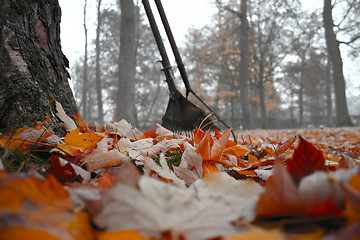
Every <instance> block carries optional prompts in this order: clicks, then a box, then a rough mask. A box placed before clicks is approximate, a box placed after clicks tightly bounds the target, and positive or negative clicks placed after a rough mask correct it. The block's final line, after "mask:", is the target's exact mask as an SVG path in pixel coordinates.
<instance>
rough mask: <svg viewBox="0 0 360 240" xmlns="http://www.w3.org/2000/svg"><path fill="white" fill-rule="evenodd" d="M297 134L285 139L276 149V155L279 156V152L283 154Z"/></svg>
mask: <svg viewBox="0 0 360 240" xmlns="http://www.w3.org/2000/svg"><path fill="white" fill-rule="evenodd" d="M296 139H297V136H295V137H293V138H290V139H289V140H286V141H285V142H284V143H283V144H282V145H281V146H280V147H279V148H278V149H276V152H275V154H276V156H279V155H280V154H283V153H284V152H286V150H288V149H289V148H290V147H291V145H292V144H293V143H294V142H295V141H296Z"/></svg>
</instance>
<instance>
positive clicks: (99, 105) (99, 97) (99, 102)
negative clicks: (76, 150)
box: [95, 0, 104, 123]
mask: <svg viewBox="0 0 360 240" xmlns="http://www.w3.org/2000/svg"><path fill="white" fill-rule="evenodd" d="M100 30H101V0H98V4H97V28H96V40H95V51H96V66H95V78H96V79H95V82H96V95H97V109H98V119H97V120H98V122H99V123H103V122H104V111H103V102H102V93H101V91H102V87H101V72H100V71H101V70H100Z"/></svg>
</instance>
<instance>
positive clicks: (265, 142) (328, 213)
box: [0, 105, 360, 240]
mask: <svg viewBox="0 0 360 240" xmlns="http://www.w3.org/2000/svg"><path fill="white" fill-rule="evenodd" d="M57 108H58V114H57V116H58V117H59V118H60V119H61V120H62V121H63V127H64V129H65V130H66V131H67V134H66V136H65V137H64V138H60V137H58V136H56V135H55V134H54V132H52V131H51V129H48V128H46V127H45V126H46V124H47V123H48V122H49V121H51V119H50V118H49V117H48V118H46V119H45V120H44V121H43V122H39V123H38V124H36V125H35V126H34V127H31V128H20V129H17V130H14V131H12V132H11V133H10V132H9V133H8V134H5V135H2V136H0V150H1V151H0V158H1V161H0V196H6V197H2V198H1V199H0V219H1V221H0V222H1V224H0V237H1V239H20V238H21V237H23V238H25V239H35V238H36V239H102V240H105V239H108V240H109V239H164V240H165V239H188V240H192V239H260V238H264V239H324V238H326V239H352V238H355V237H359V236H360V232H359V231H360V230H359V229H360V184H359V183H360V172H359V162H360V151H359V149H360V128H359V127H353V128H348V127H344V128H323V129H295V130H294V129H292V130H261V129H258V130H244V131H237V132H236V136H237V143H236V142H235V141H233V140H231V132H230V130H226V131H224V132H219V131H215V132H212V133H210V132H204V131H202V130H201V129H196V130H195V131H194V133H193V134H192V135H191V136H183V135H179V134H175V133H173V132H171V131H169V130H167V129H165V128H163V127H161V126H160V125H157V126H156V127H155V129H153V130H149V131H146V132H144V133H143V132H140V131H138V130H136V129H134V128H132V127H131V124H129V123H127V122H126V121H125V120H122V121H120V122H117V123H109V124H107V125H105V126H102V125H96V126H94V127H90V126H89V125H88V123H86V122H85V121H82V120H81V117H80V115H76V116H75V117H76V119H77V122H74V121H73V120H71V118H69V117H68V116H67V115H66V113H65V112H64V111H63V110H62V108H61V105H58V106H57Z"/></svg>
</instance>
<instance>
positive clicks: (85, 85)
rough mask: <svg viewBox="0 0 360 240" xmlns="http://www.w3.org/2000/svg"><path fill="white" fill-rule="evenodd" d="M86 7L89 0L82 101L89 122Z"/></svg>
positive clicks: (84, 23)
mask: <svg viewBox="0 0 360 240" xmlns="http://www.w3.org/2000/svg"><path fill="white" fill-rule="evenodd" d="M86 7H87V0H85V3H84V11H83V14H84V22H83V26H84V33H85V49H84V69H83V86H82V87H83V88H82V100H81V105H82V110H83V113H82V117H83V118H84V119H87V120H89V115H90V114H89V111H88V110H89V109H88V101H89V99H88V98H87V96H88V87H89V86H88V82H89V80H88V29H87V26H86Z"/></svg>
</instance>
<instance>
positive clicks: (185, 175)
mask: <svg viewBox="0 0 360 240" xmlns="http://www.w3.org/2000/svg"><path fill="white" fill-rule="evenodd" d="M202 164H203V159H202V157H201V155H200V154H199V153H196V152H195V151H193V150H191V149H190V148H188V149H186V150H185V151H184V153H183V155H182V156H181V162H180V165H179V167H176V166H173V169H174V173H175V174H176V176H178V177H179V178H180V179H183V180H184V182H185V184H186V185H187V186H190V185H191V184H192V183H193V182H194V181H196V180H197V179H199V178H201V177H203V176H204V170H203V167H202Z"/></svg>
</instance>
